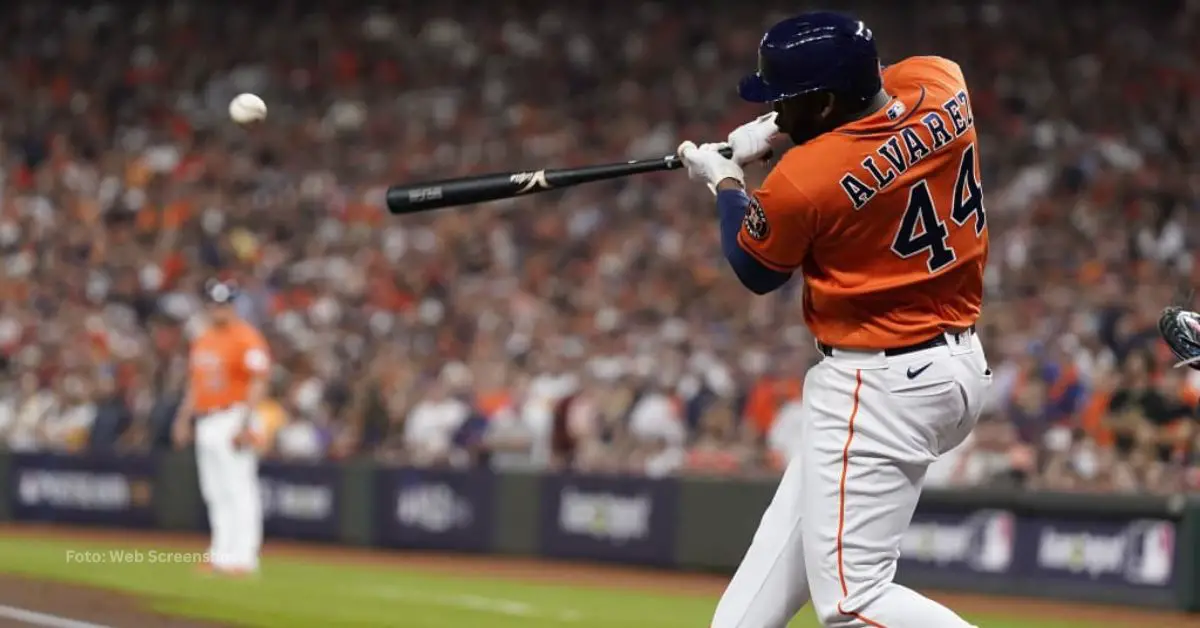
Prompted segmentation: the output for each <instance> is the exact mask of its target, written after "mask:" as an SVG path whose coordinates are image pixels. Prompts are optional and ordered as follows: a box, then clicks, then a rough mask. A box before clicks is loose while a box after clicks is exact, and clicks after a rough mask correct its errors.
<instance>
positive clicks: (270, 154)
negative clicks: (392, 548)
mask: <svg viewBox="0 0 1200 628" xmlns="http://www.w3.org/2000/svg"><path fill="white" fill-rule="evenodd" d="M806 8H812V7H811V5H809V4H808V3H795V2H778V1H775V0H760V1H758V2H719V1H715V0H711V1H694V2H683V1H675V0H663V1H661V2H616V1H612V2H600V1H595V0H579V1H577V2H558V3H551V2H545V1H541V0H512V1H504V2H487V1H484V0H479V1H467V0H441V1H439V2H427V3H418V2H411V1H408V2H397V3H374V4H372V3H364V2H358V1H350V0H348V1H347V2H341V3H318V2H304V1H281V2H267V1H263V2H231V1H226V0H214V1H210V2H205V3H199V2H185V1H180V2H152V1H149V0H125V1H123V2H107V3H104V2H73V1H66V0H63V1H60V2H45V3H37V2H18V1H14V2H10V3H6V4H4V5H3V7H0V67H2V68H3V71H0V136H2V138H3V142H2V143H0V162H2V164H3V168H2V170H0V191H2V195H0V258H2V259H3V268H4V270H3V272H2V273H0V368H2V369H3V377H2V378H0V448H2V449H6V450H8V451H9V452H10V454H8V455H10V456H21V455H33V456H37V455H42V456H54V457H56V458H55V459H58V458H62V457H67V456H78V457H80V458H84V459H86V458H88V457H99V458H104V457H106V456H111V455H112V454H117V455H119V456H121V457H133V458H136V457H146V456H156V455H159V453H160V452H166V451H167V450H169V449H170V444H169V432H170V430H169V425H170V422H171V419H172V418H173V416H174V412H175V407H176V405H177V403H178V400H179V397H180V392H181V389H182V384H183V381H182V380H183V374H184V373H183V370H184V365H185V357H186V347H187V340H188V337H189V330H190V324H191V321H192V320H193V317H194V315H195V314H196V312H197V311H198V307H199V304H200V301H199V292H200V291H199V288H200V285H201V284H202V282H203V281H204V280H205V279H206V278H208V277H210V276H213V275H219V276H222V277H228V278H233V279H237V280H238V281H239V282H240V283H241V285H242V286H243V288H244V295H243V300H242V301H241V302H239V304H238V305H239V307H240V308H241V309H242V311H243V314H244V316H245V317H246V318H248V319H249V320H251V321H253V322H254V323H255V324H256V325H257V326H259V327H260V328H261V329H262V330H263V331H264V332H265V333H266V334H267V336H268V339H269V341H270V344H271V350H272V352H273V354H274V357H275V359H276V366H275V370H274V371H273V374H272V399H271V400H270V402H269V404H268V406H267V407H264V408H262V412H263V413H264V414H265V415H270V416H272V417H277V418H278V419H279V429H278V431H277V432H276V437H275V440H274V446H273V449H272V451H271V454H270V456H271V457H272V458H274V459H276V460H280V461H287V464H296V465H304V464H313V465H316V464H323V463H329V464H334V463H336V464H347V465H349V464H360V463H363V461H364V460H369V461H373V462H375V463H378V464H383V465H387V466H404V467H406V468H435V469H442V470H449V471H445V472H447V473H453V472H457V470H464V469H490V470H492V471H494V472H495V473H498V474H499V473H546V474H558V473H562V472H567V471H570V472H574V473H577V474H582V475H597V476H601V477H603V476H607V475H614V474H615V475H619V476H621V477H628V476H647V477H650V478H662V479H663V480H664V481H667V480H674V479H686V478H696V477H705V478H716V479H719V480H720V481H722V482H724V481H730V482H734V481H745V480H747V479H763V478H766V479H768V480H769V478H771V477H774V476H775V475H776V474H778V473H779V471H780V469H781V460H783V459H785V458H786V456H787V452H788V451H789V448H790V447H791V446H792V445H793V438H794V437H793V434H794V425H795V420H796V418H795V411H796V408H797V403H798V399H799V393H800V382H801V381H802V379H803V376H804V372H805V369H806V368H807V367H808V366H809V365H810V364H812V363H813V362H814V361H815V360H816V359H817V357H818V355H817V353H816V351H815V350H814V348H813V342H812V339H811V337H810V336H809V335H808V334H807V332H806V331H805V329H804V328H803V326H802V325H801V323H800V321H799V320H798V316H797V312H798V300H799V298H800V293H799V291H798V290H796V289H794V288H795V286H793V287H792V289H785V290H783V291H781V292H780V293H779V294H777V295H773V296H769V297H753V296H751V295H749V294H748V293H746V292H745V291H744V290H743V289H742V288H741V287H740V286H739V285H738V284H737V281H736V279H734V278H733V277H732V275H731V273H729V272H728V271H727V269H726V268H725V267H724V262H723V260H722V259H721V256H720V255H719V253H718V251H719V246H718V243H717V231H716V229H715V224H714V223H715V221H714V219H713V213H714V212H713V209H712V207H711V206H710V205H711V202H710V199H709V198H708V197H707V196H706V193H704V191H703V189H702V188H700V189H698V186H696V185H693V184H689V182H687V181H686V178H685V177H684V176H682V175H679V174H677V173H665V174H661V175H652V176H643V177H637V178H630V179H627V180H621V181H615V182H611V183H604V184H597V185H591V186H586V187H580V188H578V189H573V190H570V191H567V192H562V193H551V194H546V195H541V196H537V197H530V198H525V199H521V200H519V201H511V202H500V203H495V204H490V205H488V206H481V207H477V208H471V209H462V210H447V211H444V212H439V213H435V214H430V215H426V216H411V217H406V218H404V219H403V220H399V219H390V218H389V217H388V216H387V215H386V214H385V213H384V212H383V211H382V209H381V208H382V198H383V192H384V190H385V188H386V186H387V185H389V184H391V183H397V182H402V181H413V180H420V179H430V178H443V177H448V176H455V175H467V174H475V173H485V172H489V171H498V170H510V169H512V168H514V167H519V166H537V167H543V166H550V165H553V166H559V165H561V166H571V165H584V164H588V163H595V162H607V161H616V160H623V159H627V158H630V159H631V158H641V157H653V156H659V155H664V154H668V153H670V152H672V151H673V150H674V148H675V146H676V145H677V143H678V142H679V141H680V140H681V139H684V138H697V139H711V138H720V137H723V136H724V135H725V134H726V133H727V132H728V131H729V130H730V129H732V128H733V127H734V126H735V125H737V124H739V123H740V122H743V121H745V120H747V119H749V118H751V117H753V116H755V115H756V114H757V113H759V112H758V110H756V109H754V108H753V107H750V106H748V105H746V104H743V103H740V102H739V101H738V100H737V98H736V94H735V91H734V86H735V85H736V80H737V77H738V76H740V75H741V74H742V73H744V72H745V71H747V69H749V68H752V67H753V64H754V50H755V46H756V44H757V41H758V38H759V37H760V35H761V33H762V30H763V28H764V27H765V26H766V25H768V24H770V23H771V22H773V21H774V20H776V19H777V18H779V17H782V16H784V15H786V14H790V13H794V12H797V11H799V10H802V9H806ZM825 8H834V9H839V10H845V11H849V12H853V13H856V14H858V15H859V16H860V17H862V18H863V19H864V20H866V21H867V22H868V23H869V24H871V25H872V27H873V28H874V30H875V32H876V34H877V36H878V38H879V41H880V44H881V47H882V50H883V53H884V55H885V57H887V58H891V59H895V58H900V57H904V56H908V55H911V54H927V53H935V54H940V55H944V56H947V57H950V58H951V59H953V60H955V61H957V62H958V63H960V64H961V65H962V67H963V68H964V71H965V73H966V76H967V78H968V81H969V83H970V85H971V88H972V94H971V96H972V100H973V111H974V112H975V114H976V119H977V125H978V129H979V133H980V143H981V150H982V154H983V169H984V171H983V180H984V185H985V190H986V193H987V207H988V211H989V221H988V224H989V227H990V233H991V241H992V245H993V248H992V250H993V254H992V259H991V262H990V264H989V270H988V275H987V290H988V292H987V301H986V308H985V314H984V318H983V320H982V321H981V325H980V334H981V336H982V339H983V342H984V344H985V346H986V347H987V350H988V352H989V356H990V359H991V361H992V365H993V367H992V368H993V370H994V371H995V373H996V380H995V381H996V388H995V393H996V394H995V396H994V398H993V399H992V400H991V404H990V407H989V409H988V411H987V412H986V415H985V418H984V419H983V420H982V421H981V423H980V425H979V428H978V429H977V430H976V432H975V434H974V435H973V437H972V438H971V439H970V440H969V441H968V442H967V443H965V444H964V445H963V446H962V447H960V448H959V449H958V450H956V451H955V452H953V453H952V454H950V455H949V456H947V457H946V459H945V460H943V461H941V462H939V463H938V465H936V466H935V468H934V469H933V470H931V474H930V479H929V484H928V486H930V487H931V488H941V489H948V490H952V489H958V490H962V491H967V492H974V493H975V494H991V493H987V491H998V492H997V493H995V494H997V495H1000V494H1003V495H1009V496H1011V495H1013V494H1014V492H1016V493H1019V494H1022V495H1024V494H1033V492H1042V491H1048V492H1054V494H1056V495H1058V494H1062V493H1086V494H1089V495H1090V496H1091V497H1090V498H1089V499H1091V500H1092V501H1090V502H1089V503H1098V504H1103V503H1113V504H1116V503H1118V502H1119V500H1120V499H1122V496H1130V495H1135V496H1139V497H1142V498H1145V497H1147V496H1150V495H1156V496H1161V497H1162V499H1163V500H1166V499H1167V498H1168V497H1172V496H1173V497H1176V498H1178V497H1179V496H1183V495H1186V494H1188V493H1189V492H1194V491H1197V490H1200V431H1198V430H1197V429H1196V428H1197V414H1196V407H1197V402H1198V400H1200V377H1197V376H1196V374H1195V373H1194V372H1193V371H1187V370H1174V369H1171V368H1169V367H1170V361H1169V356H1168V355H1167V353H1166V352H1165V347H1163V346H1161V343H1160V342H1158V340H1157V334H1156V331H1155V328H1154V324H1155V320H1156V317H1157V314H1158V312H1159V310H1160V309H1161V308H1162V307H1163V306H1164V305H1166V304H1168V303H1171V302H1177V303H1181V304H1194V298H1193V294H1192V290H1193V288H1194V286H1195V285H1196V279H1197V272H1198V271H1200V269H1198V268H1197V265H1196V263H1195V262H1196V252H1197V248H1196V245H1197V239H1198V238H1200V232H1198V231H1197V224H1200V223H1198V222H1197V220H1196V218H1194V217H1192V215H1191V214H1192V213H1193V212H1195V211H1197V210H1198V209H1200V174H1198V171H1197V168H1196V165H1197V164H1196V162H1197V160H1198V159H1200V99H1198V98H1197V92H1198V91H1200V65H1198V63H1200V32H1198V31H1200V2H1195V1H1192V0H1188V1H1186V2H1181V1H1173V0H1161V1H1157V0H1156V1H1153V2H1126V1H1121V0H1091V1H1088V2H1072V1H1069V0H1063V1H1056V0H1041V1H1037V2H1033V1H1025V0H1013V1H1002V0H996V1H990V2H952V1H948V0H946V1H942V0H907V1H905V2H887V1H883V0H879V1H874V2H866V1H864V2H830V3H827V4H826V5H825ZM243 91H250V92H255V93H258V94H261V95H262V96H263V97H264V99H265V100H266V101H267V103H268V106H269V107H270V117H269V119H268V120H267V121H266V122H265V123H264V124H261V125H258V126H254V127H246V128H243V127H238V126H236V125H234V124H232V123H231V122H230V121H229V120H228V117H227V114H226V106H227V103H228V102H229V99H230V98H231V97H232V96H233V95H235V94H236V93H238V92H243ZM446 443H449V446H446V445H445V444H446ZM164 455H165V454H164ZM281 464H283V463H281ZM10 492H12V491H11V490H10ZM1006 499H1008V498H1006ZM1096 500H1099V501H1096ZM1104 500H1112V501H1111V502H1105V501H1104ZM1164 503H1165V502H1164ZM1002 507H1003V506H1002ZM1113 508H1114V509H1116V508H1117V507H1116V506H1113ZM1094 509H1096V510H1102V509H1103V506H1095V507H1094ZM10 510H12V511H15V510H16V509H15V508H11V509H10ZM1175 512H1178V508H1176V511H1175ZM748 516H749V517H750V518H752V519H753V518H756V517H757V516H758V513H757V512H753V513H748ZM51 518H53V517H51ZM1182 529H1183V528H1182V526H1181V528H1180V530H1182ZM1184 536H1186V535H1185V534H1184V533H1183V532H1180V533H1179V537H1180V538H1181V539H1182V538H1183V537H1184ZM1172 538H1174V537H1172ZM744 540H745V539H742V541H744ZM739 542H741V541H739ZM268 544H269V543H268ZM1017 547H1018V549H1020V547H1021V545H1020V544H1017ZM1171 547H1172V548H1174V545H1171ZM1084 549H1087V548H1084ZM1081 551H1082V550H1081ZM2 562H3V561H0V563H2ZM0 567H3V568H4V570H7V571H13V570H16V569H15V568H14V567H12V566H11V565H0ZM18 571H19V570H18ZM99 579H100V580H103V578H99ZM314 579H318V578H316V577H315V576H314ZM265 580H269V578H268V579H265ZM1172 582H1174V580H1172ZM263 586H267V585H263ZM1174 586H1187V585H1174ZM717 590H718V591H719V588H718V589H717ZM3 599H4V598H3V596H2V595H0V601H2V600H3ZM705 603H707V601H706V602H705ZM697 616H698V617H700V619H699V620H698V621H699V622H704V621H705V619H704V618H703V613H702V612H698V613H697ZM84 619H85V618H84ZM359 621H360V622H366V624H360V625H367V624H371V623H373V622H371V621H369V620H364V619H360V620H359ZM464 621H465V620H464ZM480 621H482V620H480ZM547 621H548V620H547ZM1171 621H1178V622H1180V623H1177V624H1176V623H1170V622H1168V623H1157V624H1156V625H1163V626H1170V625H1179V626H1183V625H1188V624H1185V623H1182V622H1185V621H1190V620H1184V619H1182V618H1177V619H1173V620H1171ZM397 622H398V623H397ZM414 622H415V620H414ZM259 625H269V624H267V623H264V624H259ZM379 625H398V626H404V625H413V626H416V625H430V626H437V625H440V624H435V623H429V624H423V623H405V621H403V620H397V621H395V622H384V623H383V624H379ZM460 625H461V624H460ZM475 625H509V624H504V623H477V624H475ZM512 625H533V624H530V623H528V622H526V623H524V624H522V623H519V622H518V623H514V624H512ZM538 625H541V624H538ZM547 625H552V624H547ZM622 625H640V624H634V623H628V624H622ZM660 625H667V624H665V623H663V624H660ZM689 625H690V624H689ZM696 625H699V624H696ZM1000 625H1003V624H1000ZM1022 625H1034V624H1031V623H1028V622H1026V623H1024V624H1022ZM1047 625H1049V624H1047Z"/></svg>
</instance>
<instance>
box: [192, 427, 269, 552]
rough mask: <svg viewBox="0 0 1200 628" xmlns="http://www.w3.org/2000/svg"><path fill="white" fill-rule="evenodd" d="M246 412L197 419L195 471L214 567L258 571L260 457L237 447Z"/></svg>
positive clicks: (248, 450)
mask: <svg viewBox="0 0 1200 628" xmlns="http://www.w3.org/2000/svg"><path fill="white" fill-rule="evenodd" d="M245 412H246V408H245V406H235V407H233V408H230V409H228V410H222V411H219V412H214V413H212V414H208V415H205V416H201V417H198V418H197V419H196V466H197V471H198V473H199V475H200V493H201V494H202V495H203V497H204V503H205V505H207V506H208V525H209V528H210V529H211V531H212V542H211V544H210V545H209V548H208V550H209V558H210V560H211V561H212V566H213V567H215V568H218V569H239V570H250V571H255V570H257V569H258V554H259V550H260V549H261V547H262V526H263V515H262V499H261V497H260V496H259V489H258V453H257V452H256V451H255V450H254V449H253V448H252V447H246V448H242V449H236V448H234V446H233V439H234V437H235V436H236V435H237V434H238V432H239V431H240V430H241V428H242V417H243V416H245Z"/></svg>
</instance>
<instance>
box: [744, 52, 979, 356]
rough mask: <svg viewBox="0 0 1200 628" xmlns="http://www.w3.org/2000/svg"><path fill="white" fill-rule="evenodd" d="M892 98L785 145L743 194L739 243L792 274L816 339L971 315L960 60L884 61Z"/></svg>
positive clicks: (970, 209) (974, 286) (966, 136)
mask: <svg viewBox="0 0 1200 628" xmlns="http://www.w3.org/2000/svg"><path fill="white" fill-rule="evenodd" d="M883 86H884V90H885V91H887V93H888V95H890V96H891V97H892V100H891V101H890V102H889V103H888V104H887V105H886V106H884V107H883V108H882V109H880V110H879V111H877V112H876V113H874V114H872V115H869V116H867V117H865V118H862V119H860V120H856V121H854V122H851V123H849V124H846V125H843V126H841V127H838V128H837V129H835V130H833V131H831V132H829V133H825V134H823V135H821V136H819V137H817V138H814V139H813V140H811V141H809V142H807V143H805V144H803V145H800V146H796V147H795V148H792V149H791V150H789V151H788V152H787V153H786V154H785V155H784V156H783V158H782V159H781V160H780V161H779V163H778V164H777V165H776V166H775V168H774V170H772V171H771V172H770V174H768V175H767V178H766V180H765V181H764V182H763V185H762V187H760V188H759V189H758V190H756V191H755V192H754V193H753V194H752V195H751V202H750V206H749V207H748V208H747V213H746V218H745V220H743V223H742V228H741V231H740V232H739V233H738V244H739V245H740V246H741V248H742V249H744V250H746V251H747V252H748V253H750V254H751V255H752V256H753V257H754V258H756V259H757V260H758V261H759V262H760V263H762V264H763V265H765V266H767V267H768V268H771V269H774V270H777V271H782V272H792V271H795V270H797V269H800V270H801V271H802V273H803V275H804V320H805V322H806V323H807V324H808V327H809V329H810V330H811V331H812V333H813V335H814V336H816V338H817V339H818V340H820V341H821V342H823V343H825V344H827V345H830V346H834V347H841V348H858V349H887V348H895V347H902V346H908V345H912V344H915V343H918V342H922V341H924V340H928V339H930V338H933V337H934V336H936V335H937V334H938V333H940V332H941V331H942V330H944V329H946V328H954V327H967V326H970V325H972V324H974V323H975V320H976V319H977V318H978V317H979V310H980V305H981V302H982V299H983V271H984V265H985V264H986V261H987V252H988V238H987V222H986V220H985V215H984V209H983V191H982V186H981V184H980V181H979V150H978V141H977V139H976V135H975V127H974V118H973V117H972V115H971V103H970V99H969V97H968V94H967V86H966V82H965V80H964V79H963V75H962V71H961V70H960V69H959V67H958V65H957V64H955V63H954V62H952V61H949V60H946V59H942V58H940V57H913V58H910V59H906V60H904V61H902V62H900V63H897V64H895V65H892V66H889V67H888V68H886V69H885V70H884V72H883Z"/></svg>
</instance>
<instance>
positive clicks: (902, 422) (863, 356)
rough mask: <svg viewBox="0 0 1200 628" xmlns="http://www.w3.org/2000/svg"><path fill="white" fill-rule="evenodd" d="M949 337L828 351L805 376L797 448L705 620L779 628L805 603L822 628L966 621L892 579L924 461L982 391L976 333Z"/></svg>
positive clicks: (949, 626)
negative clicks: (901, 351) (894, 352)
mask: <svg viewBox="0 0 1200 628" xmlns="http://www.w3.org/2000/svg"><path fill="white" fill-rule="evenodd" d="M946 340H947V345H946V346H939V347H933V348H930V349H924V350H921V351H916V352H913V353H909V354H905V355H900V356H895V357H886V356H885V355H884V354H883V353H874V352H854V351H835V352H834V355H833V356H831V357H827V358H825V359H824V360H822V361H821V362H820V363H819V364H817V365H816V366H815V367H813V368H812V369H811V370H810V371H809V372H808V375H807V376H806V377H805V380H804V396H803V407H804V415H805V416H804V419H805V420H804V425H803V427H802V430H801V436H800V445H799V448H798V450H799V454H798V455H797V457H796V458H793V459H792V460H791V461H790V462H789V464H788V467H787V470H786V471H785V472H784V475H783V479H782V480H781V481H780V484H779V488H778V489H777V490H776V493H775V497H774V499H773V500H772V501H771V504H770V506H768V507H767V511H766V513H765V514H764V515H763V518H762V521H761V523H759V527H758V531H757V532H756V533H755V535H754V540H753V541H752V542H751V545H750V549H749V550H748V551H747V552H746V555H745V557H744V558H743V559H742V563H741V565H740V566H739V567H738V570H737V573H736V574H734V577H733V579H732V580H731V581H730V583H729V586H728V588H726V590H725V594H724V595H723V596H722V597H721V601H720V603H719V604H718V605H717V611H716V614H715V616H714V618H713V622H712V627H713V628H783V627H784V626H786V625H787V623H788V621H789V620H791V618H792V616H793V615H795V614H796V613H797V612H798V611H799V610H800V609H801V608H802V607H803V606H804V605H805V604H806V603H807V602H809V601H810V600H811V601H812V603H813V607H814V610H815V611H816V613H817V617H818V618H819V619H820V620H821V623H822V625H823V626H826V628H867V627H871V628H880V627H883V628H968V627H970V624H969V623H967V622H966V621H965V620H963V619H961V618H960V617H958V615H956V614H954V612H952V611H950V610H949V609H947V608H946V607H944V606H942V605H940V604H938V603H937V602H934V601H933V600H930V599H928V598H926V597H923V596H921V595H920V594H918V593H916V592H915V591H912V590H910V589H907V588H905V587H902V586H900V585H898V584H895V583H893V582H892V579H893V578H894V576H895V573H896V560H897V558H898V557H899V554H900V541H901V538H902V537H903V535H904V532H905V530H906V529H907V528H908V525H909V523H910V521H911V519H912V515H913V511H914V509H915V508H916V505H917V498H918V497H919V495H920V492H921V485H922V483H923V481H924V476H925V469H926V468H927V467H928V466H929V464H930V463H932V462H933V461H934V460H935V459H936V458H937V457H938V456H939V455H941V454H943V453H945V452H947V451H949V450H950V449H953V448H954V447H956V446H957V445H959V444H960V443H962V441H963V439H965V438H966V436H967V434H968V433H970V431H971V429H972V428H973V427H974V426H975V422H976V421H977V420H978V418H979V414H980V410H981V407H982V405H983V402H984V399H985V397H986V396H987V394H988V391H989V389H990V388H991V379H992V377H991V372H990V371H989V370H988V366H987V359H986V357H985V356H984V353H983V348H982V347H981V346H980V343H979V340H978V339H977V338H976V337H975V335H974V334H973V333H968V334H947V337H946ZM927 365H928V366H927ZM910 374H912V376H911V377H910Z"/></svg>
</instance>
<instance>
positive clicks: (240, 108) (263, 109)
mask: <svg viewBox="0 0 1200 628" xmlns="http://www.w3.org/2000/svg"><path fill="white" fill-rule="evenodd" d="M229 117H230V118H233V121H234V122H237V123H238V124H246V123H249V122H258V121H259V120H262V119H263V118H265V117H267V103H265V102H263V99H262V98H259V97H258V96H257V95H255V94H238V95H237V97H236V98H234V99H233V100H232V101H231V102H230V103H229Z"/></svg>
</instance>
